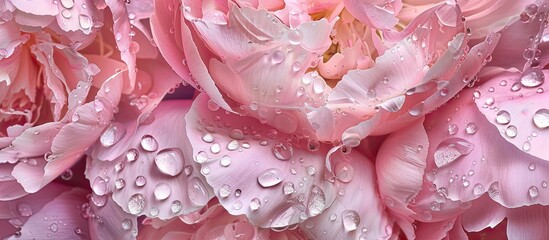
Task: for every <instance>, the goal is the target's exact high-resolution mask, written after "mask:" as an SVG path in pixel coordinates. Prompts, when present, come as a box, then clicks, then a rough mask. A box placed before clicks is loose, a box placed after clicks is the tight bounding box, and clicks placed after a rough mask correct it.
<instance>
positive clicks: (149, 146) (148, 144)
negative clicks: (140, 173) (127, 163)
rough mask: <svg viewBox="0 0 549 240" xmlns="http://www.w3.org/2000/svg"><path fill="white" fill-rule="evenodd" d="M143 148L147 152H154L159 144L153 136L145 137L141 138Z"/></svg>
mask: <svg viewBox="0 0 549 240" xmlns="http://www.w3.org/2000/svg"><path fill="white" fill-rule="evenodd" d="M141 147H142V148H143V150H145V151H147V152H154V151H156V150H157V149H158V142H156V139H154V137H153V136H151V135H145V136H143V138H141Z"/></svg>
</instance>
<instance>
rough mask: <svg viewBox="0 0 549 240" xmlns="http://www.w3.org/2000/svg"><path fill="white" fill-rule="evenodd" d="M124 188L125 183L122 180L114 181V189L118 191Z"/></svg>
mask: <svg viewBox="0 0 549 240" xmlns="http://www.w3.org/2000/svg"><path fill="white" fill-rule="evenodd" d="M125 186H126V181H125V180H124V179H122V178H119V179H117V180H116V181H114V187H115V188H116V189H118V190H120V189H122V188H124V187H125Z"/></svg>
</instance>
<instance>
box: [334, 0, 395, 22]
mask: <svg viewBox="0 0 549 240" xmlns="http://www.w3.org/2000/svg"><path fill="white" fill-rule="evenodd" d="M343 2H344V3H345V8H346V9H347V10H348V11H349V12H351V14H353V16H354V17H355V18H357V19H358V20H360V21H361V22H363V23H364V24H368V25H371V26H373V27H375V28H379V29H390V28H393V27H394V26H395V25H396V24H397V23H398V19H397V18H396V17H395V16H396V15H397V14H398V12H399V11H400V9H401V8H402V1H400V0H396V1H389V2H388V1H384V0H368V1H358V0H344V1H343Z"/></svg>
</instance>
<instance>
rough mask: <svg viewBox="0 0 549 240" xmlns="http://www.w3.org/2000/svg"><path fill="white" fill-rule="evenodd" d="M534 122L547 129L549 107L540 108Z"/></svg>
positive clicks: (548, 124) (540, 127)
mask: <svg viewBox="0 0 549 240" xmlns="http://www.w3.org/2000/svg"><path fill="white" fill-rule="evenodd" d="M533 120H534V124H535V125H536V127H538V128H539V129H545V128H548V127H549V109H545V108H542V109H539V110H537V111H536V112H535V113H534V117H533Z"/></svg>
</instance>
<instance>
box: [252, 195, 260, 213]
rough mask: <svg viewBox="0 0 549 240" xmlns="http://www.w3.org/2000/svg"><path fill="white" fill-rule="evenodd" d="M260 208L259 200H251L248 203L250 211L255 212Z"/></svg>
mask: <svg viewBox="0 0 549 240" xmlns="http://www.w3.org/2000/svg"><path fill="white" fill-rule="evenodd" d="M260 207H261V200H259V199H258V198H252V200H251V201H250V209H251V210H252V211H255V210H257V209H259V208H260Z"/></svg>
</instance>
